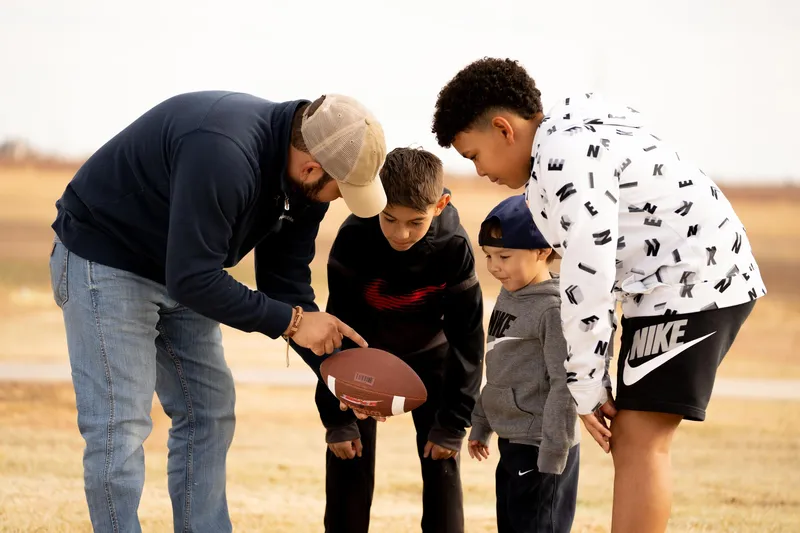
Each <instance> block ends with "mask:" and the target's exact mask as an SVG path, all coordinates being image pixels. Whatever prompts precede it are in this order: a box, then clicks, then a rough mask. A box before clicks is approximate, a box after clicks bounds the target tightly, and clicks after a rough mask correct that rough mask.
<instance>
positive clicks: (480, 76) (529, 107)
mask: <svg viewBox="0 0 800 533" xmlns="http://www.w3.org/2000/svg"><path fill="white" fill-rule="evenodd" d="M541 97H542V93H541V91H540V90H539V89H537V88H536V82H535V81H533V78H531V77H530V76H529V75H528V73H527V72H526V71H525V69H524V68H523V67H522V66H521V65H520V64H519V63H518V62H516V61H513V60H511V59H496V58H491V57H484V58H483V59H479V60H477V61H475V62H473V63H471V64H469V65H467V66H466V67H464V68H463V69H462V70H461V71H459V72H458V74H456V75H455V77H453V79H452V80H450V81H449V82H448V83H447V85H445V86H444V88H442V90H441V91H440V92H439V96H438V98H437V99H436V109H435V111H434V114H433V126H432V127H431V131H432V132H433V133H434V134H436V141H437V142H438V143H439V145H440V146H443V147H445V148H449V147H450V145H452V144H453V140H454V139H455V138H456V135H458V134H459V133H461V132H462V131H466V130H468V129H470V128H471V127H473V126H474V125H475V123H476V122H477V121H479V120H480V119H482V118H484V117H485V115H486V114H487V113H488V112H490V111H493V110H501V109H502V110H507V111H512V112H514V113H516V114H518V115H519V116H521V117H522V118H524V119H528V120H529V119H531V118H533V116H534V115H535V114H536V113H540V112H541V111H542V99H541Z"/></svg>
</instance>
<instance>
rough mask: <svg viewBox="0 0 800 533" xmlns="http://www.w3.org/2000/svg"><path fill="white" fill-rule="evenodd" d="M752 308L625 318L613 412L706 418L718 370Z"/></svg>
mask: <svg viewBox="0 0 800 533" xmlns="http://www.w3.org/2000/svg"><path fill="white" fill-rule="evenodd" d="M754 305H755V301H753V302H749V303H745V304H741V305H736V306H733V307H725V308H722V309H712V310H708V311H701V312H698V313H689V314H684V315H677V314H667V315H660V316H649V317H633V318H625V317H623V319H622V346H621V347H620V352H619V361H618V367H617V398H616V405H617V408H618V409H630V410H633V411H651V412H658V413H672V414H677V415H683V417H684V418H685V419H687V420H696V421H702V420H705V417H706V407H707V406H708V401H709V399H710V398H711V391H712V389H713V388H714V379H715V378H716V375H717V367H719V364H720V363H721V362H722V359H723V358H724V357H725V354H726V353H727V352H728V350H729V349H730V347H731V345H732V344H733V341H734V339H735V338H736V335H737V333H738V332H739V328H740V327H741V326H742V324H743V323H744V321H745V320H746V319H747V317H748V316H749V315H750V312H751V311H752V310H753V307H754Z"/></svg>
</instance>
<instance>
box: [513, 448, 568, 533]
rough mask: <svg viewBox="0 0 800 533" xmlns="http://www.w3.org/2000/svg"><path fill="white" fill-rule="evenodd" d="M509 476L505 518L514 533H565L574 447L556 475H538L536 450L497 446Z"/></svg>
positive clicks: (537, 451)
mask: <svg viewBox="0 0 800 533" xmlns="http://www.w3.org/2000/svg"><path fill="white" fill-rule="evenodd" d="M500 456H501V461H506V463H505V467H506V470H507V472H508V476H509V484H508V507H507V509H508V516H509V521H510V522H511V524H512V527H513V529H512V530H511V531H513V532H514V533H569V531H570V529H571V528H572V521H573V519H574V517H575V504H576V498H577V493H578V465H579V462H580V461H579V459H580V451H579V447H578V446H574V447H573V448H572V449H571V450H570V452H569V457H568V459H567V466H566V468H565V469H564V472H563V473H562V474H560V475H555V474H543V473H541V472H539V469H538V467H537V464H536V463H537V461H538V459H539V448H538V447H537V446H531V445H524V444H514V443H509V442H507V441H506V442H505V443H501V444H500Z"/></svg>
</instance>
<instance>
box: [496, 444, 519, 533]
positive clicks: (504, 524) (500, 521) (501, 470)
mask: <svg viewBox="0 0 800 533" xmlns="http://www.w3.org/2000/svg"><path fill="white" fill-rule="evenodd" d="M497 442H498V445H499V446H500V447H501V449H502V447H504V446H505V445H507V444H508V441H507V440H506V439H497ZM504 457H505V456H504V455H503V454H502V453H501V454H500V460H499V461H498V462H497V470H495V473H494V494H495V498H496V500H497V503H496V505H495V512H496V513H497V533H514V526H513V525H511V517H510V516H509V514H508V507H509V502H508V497H509V494H508V491H509V484H510V482H511V477H510V474H509V471H508V469H507V468H506V460H505V459H504Z"/></svg>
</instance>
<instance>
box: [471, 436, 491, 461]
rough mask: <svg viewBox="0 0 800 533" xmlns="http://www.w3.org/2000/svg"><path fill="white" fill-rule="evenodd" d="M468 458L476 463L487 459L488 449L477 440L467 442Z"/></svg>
mask: <svg viewBox="0 0 800 533" xmlns="http://www.w3.org/2000/svg"><path fill="white" fill-rule="evenodd" d="M468 449H469V456H470V457H472V458H473V459H477V460H478V461H483V460H484V459H488V458H489V447H488V446H487V445H485V444H484V443H482V442H481V441H479V440H471V441H469V448H468Z"/></svg>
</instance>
